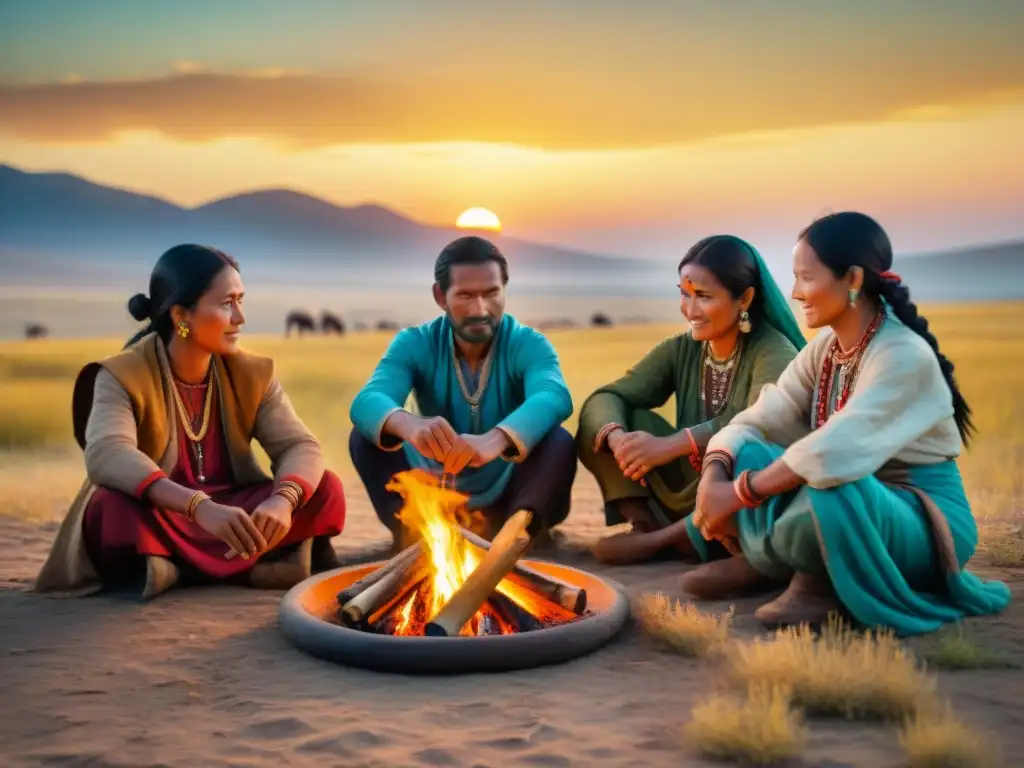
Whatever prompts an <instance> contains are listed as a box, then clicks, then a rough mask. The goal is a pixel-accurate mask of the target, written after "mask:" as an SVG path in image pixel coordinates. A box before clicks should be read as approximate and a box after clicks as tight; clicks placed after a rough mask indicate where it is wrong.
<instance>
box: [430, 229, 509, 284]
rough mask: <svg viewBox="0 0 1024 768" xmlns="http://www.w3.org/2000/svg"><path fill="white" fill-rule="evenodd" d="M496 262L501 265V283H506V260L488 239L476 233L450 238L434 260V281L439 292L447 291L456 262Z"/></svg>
mask: <svg viewBox="0 0 1024 768" xmlns="http://www.w3.org/2000/svg"><path fill="white" fill-rule="evenodd" d="M488 261H494V262H497V264H498V266H499V267H501V283H502V285H505V284H506V283H508V261H507V260H506V259H505V257H504V256H503V255H502V253H501V251H499V250H498V246H496V245H495V244H494V243H492V242H491V241H490V240H485V239H484V238H482V237H477V236H476V235H470V236H468V237H460V238H458V239H457V240H452V241H451V242H450V243H448V245H446V246H445V247H444V250H442V251H441V253H440V254H439V255H438V257H437V261H435V262H434V282H436V283H437V284H438V285H439V286H441V293H447V292H448V288H449V287H451V284H452V267H453V266H455V265H456V264H486V263H487V262H488Z"/></svg>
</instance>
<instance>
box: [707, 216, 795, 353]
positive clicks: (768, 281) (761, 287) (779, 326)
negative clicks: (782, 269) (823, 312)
mask: <svg viewBox="0 0 1024 768" xmlns="http://www.w3.org/2000/svg"><path fill="white" fill-rule="evenodd" d="M722 240H729V241H732V242H734V243H737V244H739V245H740V246H742V247H743V248H745V249H746V250H747V251H748V252H749V253H750V255H751V256H753V257H754V262H755V264H757V274H758V279H757V284H756V285H755V286H754V290H755V291H757V295H758V296H760V297H761V311H762V316H761V321H762V322H764V323H768V325H770V326H772V327H773V328H774V329H775V330H777V331H778V332H779V333H781V334H782V335H783V336H785V337H786V338H787V339H789V341H790V342H791V343H792V344H793V346H794V347H796V348H797V350H798V351H799V350H801V349H803V348H804V347H805V346H807V339H806V338H804V334H803V331H801V330H800V325H799V324H798V323H797V321H796V318H795V317H794V316H793V310H792V309H790V306H789V300H788V299H786V297H785V295H784V294H783V293H782V291H781V290H779V286H778V284H777V283H776V282H775V280H774V279H773V278H772V275H771V272H769V271H768V265H767V264H765V263H764V259H762V258H761V254H760V253H758V252H757V249H756V248H755V247H754V246H752V245H751V244H750V243H748V242H747V241H746V240H744V239H742V238H740V237H736V236H735V235H718V236H717V237H712V238H708V240H707V241H706V244H707V245H710V243H711V242H713V241H722Z"/></svg>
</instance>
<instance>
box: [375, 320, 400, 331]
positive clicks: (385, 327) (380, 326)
mask: <svg viewBox="0 0 1024 768" xmlns="http://www.w3.org/2000/svg"><path fill="white" fill-rule="evenodd" d="M377 330H378V331H397V330H398V323H396V322H395V321H394V320H378V321H377Z"/></svg>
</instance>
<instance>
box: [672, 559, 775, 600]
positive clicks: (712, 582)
mask: <svg viewBox="0 0 1024 768" xmlns="http://www.w3.org/2000/svg"><path fill="white" fill-rule="evenodd" d="M774 585H775V582H774V581H772V580H771V579H769V578H768V577H767V576H765V575H763V574H762V573H761V572H760V571H756V570H754V567H753V566H752V565H751V564H750V563H749V562H748V561H747V558H745V557H744V556H743V555H739V556H734V557H728V558H726V559H724V560H712V561H711V562H710V563H704V564H703V565H700V566H698V567H696V568H694V569H693V570H692V571H688V572H687V573H684V574H683V575H682V576H681V577H680V579H679V586H681V587H682V588H683V591H684V592H688V593H690V594H691V595H693V596H694V597H696V598H697V599H698V600H721V599H723V598H726V597H732V596H733V595H738V594H743V593H747V592H752V591H754V592H756V591H763V590H767V589H771V588H772V587H773V586H774Z"/></svg>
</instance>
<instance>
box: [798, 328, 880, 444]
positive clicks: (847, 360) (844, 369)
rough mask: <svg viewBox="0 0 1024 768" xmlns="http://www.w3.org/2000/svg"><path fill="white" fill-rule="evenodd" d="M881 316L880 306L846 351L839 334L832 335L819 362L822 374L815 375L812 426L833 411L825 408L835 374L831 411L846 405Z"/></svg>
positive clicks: (823, 419)
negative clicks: (837, 389)
mask: <svg viewBox="0 0 1024 768" xmlns="http://www.w3.org/2000/svg"><path fill="white" fill-rule="evenodd" d="M884 320H885V310H884V309H881V310H879V311H878V314H877V315H875V316H874V318H873V319H872V320H871V323H870V324H869V325H868V327H867V330H865V331H864V335H863V336H861V338H860V341H858V342H857V344H856V346H854V347H853V349H851V350H849V351H848V352H843V349H842V347H840V346H839V337H836V338H834V339H832V343H831V344H830V345H829V348H828V351H827V352H826V353H825V360H824V361H823V362H822V365H821V376H820V377H819V378H818V400H817V402H816V403H815V407H814V413H813V417H812V423H811V428H812V429H818V428H819V427H821V426H822V425H823V424H824V423H825V422H826V421H828V419H829V416H831V415H832V414H830V413H829V411H828V404H829V400H830V399H831V398H832V392H833V390H834V389H835V385H836V376H839V396H838V397H837V398H836V407H835V410H834V411H833V412H832V413H839V411H841V410H843V408H845V407H846V403H847V401H848V400H849V399H850V389H851V388H852V387H853V382H854V381H855V380H856V378H857V373H858V372H859V371H860V363H861V360H862V359H863V358H864V351H865V350H866V349H867V346H868V344H870V343H871V340H872V339H873V338H874V337H875V334H876V333H878V329H879V328H881V327H882V322H883V321H884Z"/></svg>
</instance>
